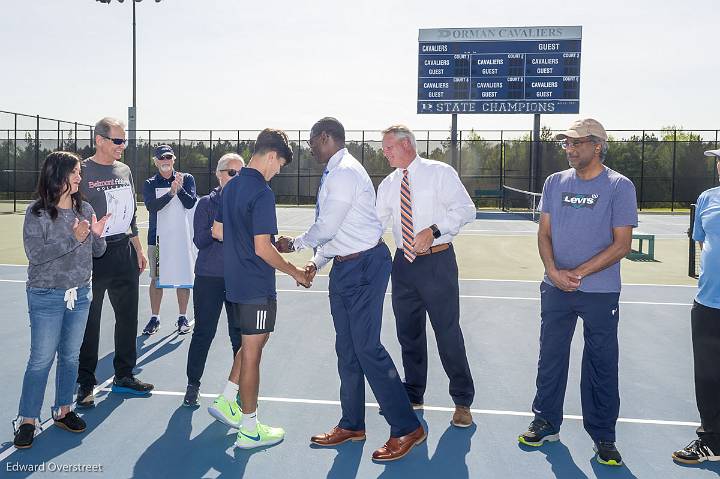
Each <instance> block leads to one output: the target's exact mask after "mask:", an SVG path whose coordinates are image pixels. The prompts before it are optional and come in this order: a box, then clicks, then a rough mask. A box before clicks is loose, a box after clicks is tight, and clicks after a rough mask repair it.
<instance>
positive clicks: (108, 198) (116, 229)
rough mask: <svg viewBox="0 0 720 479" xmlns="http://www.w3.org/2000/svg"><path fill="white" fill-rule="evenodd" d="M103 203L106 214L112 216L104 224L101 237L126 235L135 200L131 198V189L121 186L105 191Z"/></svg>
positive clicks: (133, 211)
mask: <svg viewBox="0 0 720 479" xmlns="http://www.w3.org/2000/svg"><path fill="white" fill-rule="evenodd" d="M105 202H106V203H107V212H108V213H112V215H111V216H110V218H108V220H107V223H105V231H103V234H102V236H103V237H105V236H110V235H116V234H120V233H126V232H127V230H128V228H130V223H131V222H132V218H133V214H134V213H135V198H133V194H132V188H130V187H129V186H122V187H120V188H114V189H111V190H105Z"/></svg>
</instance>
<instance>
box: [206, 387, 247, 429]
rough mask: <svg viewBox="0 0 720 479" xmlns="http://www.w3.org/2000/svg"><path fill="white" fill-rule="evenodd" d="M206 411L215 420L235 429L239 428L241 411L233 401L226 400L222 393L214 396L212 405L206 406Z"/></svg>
mask: <svg viewBox="0 0 720 479" xmlns="http://www.w3.org/2000/svg"><path fill="white" fill-rule="evenodd" d="M208 412H209V413H210V415H211V416H212V417H214V418H215V419H216V420H218V421H220V422H221V423H223V424H226V425H228V426H230V427H234V428H235V429H239V428H240V421H242V411H241V410H240V406H238V403H237V402H235V401H228V400H227V399H225V396H223V395H222V394H221V395H219V396H218V397H216V398H215V400H214V401H213V403H212V405H210V406H208Z"/></svg>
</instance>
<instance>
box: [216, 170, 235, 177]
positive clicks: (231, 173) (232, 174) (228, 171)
mask: <svg viewBox="0 0 720 479" xmlns="http://www.w3.org/2000/svg"><path fill="white" fill-rule="evenodd" d="M219 171H220V172H223V171H224V172H226V173H227V174H228V176H235V175H237V170H236V169H234V168H229V169H227V170H219Z"/></svg>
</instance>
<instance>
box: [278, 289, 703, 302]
mask: <svg viewBox="0 0 720 479" xmlns="http://www.w3.org/2000/svg"><path fill="white" fill-rule="evenodd" d="M277 291H278V293H323V294H328V293H329V291H327V290H322V289H307V290H306V289H278V290H277ZM391 295H392V293H389V292H387V293H385V296H391ZM460 299H499V300H507V301H540V297H524V296H485V295H474V294H461V295H460ZM620 304H642V305H647V306H692V303H663V302H654V301H620Z"/></svg>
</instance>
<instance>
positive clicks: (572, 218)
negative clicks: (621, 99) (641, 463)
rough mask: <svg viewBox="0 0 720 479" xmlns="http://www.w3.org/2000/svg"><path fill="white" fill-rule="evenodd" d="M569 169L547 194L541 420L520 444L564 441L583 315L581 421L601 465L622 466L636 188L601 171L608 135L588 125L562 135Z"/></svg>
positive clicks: (541, 232)
mask: <svg viewBox="0 0 720 479" xmlns="http://www.w3.org/2000/svg"><path fill="white" fill-rule="evenodd" d="M555 138H556V139H558V140H560V141H561V146H562V148H563V149H564V150H565V152H566V155H567V160H568V163H569V164H570V168H569V169H567V170H564V171H560V172H557V173H555V174H552V175H550V176H549V177H548V178H547V180H546V181H545V186H544V187H543V193H542V199H541V201H540V209H541V211H542V214H541V217H540V227H539V229H538V249H539V252H540V257H541V258H542V261H543V264H544V266H545V276H544V278H543V282H542V283H541V286H540V294H541V296H540V301H541V303H540V304H541V326H540V359H539V361H538V374H537V381H536V385H537V393H536V395H535V400H534V401H533V406H532V409H533V412H534V413H535V419H534V420H533V421H532V423H531V424H530V427H529V428H528V431H526V432H525V433H523V434H522V435H520V436H519V438H518V440H519V441H520V442H521V443H523V444H526V445H529V446H541V445H542V444H543V443H544V442H546V441H557V440H558V439H559V431H560V425H561V424H562V419H563V414H562V413H563V401H564V398H565V387H566V385H567V376H568V366H569V361H570V344H571V342H572V336H573V333H574V332H575V324H576V323H577V318H578V317H582V319H583V329H584V339H585V348H584V350H583V359H582V373H581V380H580V392H581V400H582V412H583V424H584V426H585V430H586V431H587V432H588V434H590V437H591V438H592V439H593V441H594V443H595V445H594V449H595V452H596V453H597V456H596V459H597V461H598V462H599V463H601V464H607V465H614V466H619V465H621V464H622V458H621V456H620V453H619V452H618V450H617V449H616V447H615V423H616V421H617V417H618V412H619V409H620V395H619V392H618V338H617V328H618V320H619V316H620V312H619V304H618V303H619V298H620V260H621V259H622V258H623V257H624V256H625V255H626V254H627V253H628V252H629V251H630V243H631V241H632V229H633V227H635V226H637V200H636V197H635V186H634V185H633V184H632V182H631V181H630V180H628V179H627V178H626V177H624V176H623V175H621V174H619V173H617V172H615V171H613V170H611V169H610V168H608V167H606V166H604V165H603V161H604V160H605V156H606V154H607V148H608V147H607V133H606V132H605V129H604V128H603V126H602V125H601V124H600V123H599V122H598V121H597V120H593V119H591V118H586V119H583V120H578V121H576V122H575V123H573V124H572V125H571V126H570V128H569V129H568V130H567V131H565V132H563V133H561V134H559V135H557V136H556V137H555Z"/></svg>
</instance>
